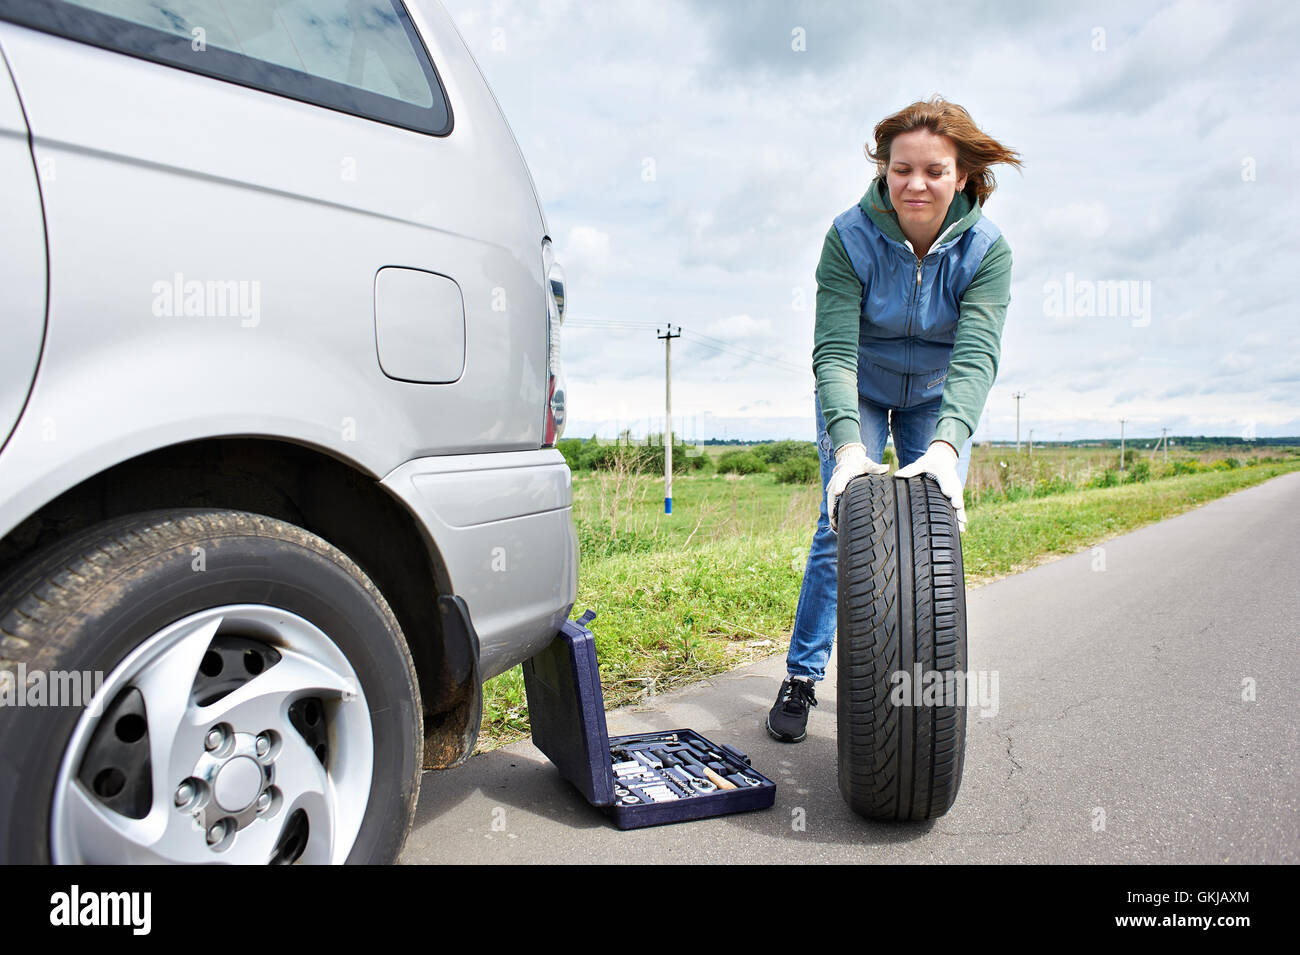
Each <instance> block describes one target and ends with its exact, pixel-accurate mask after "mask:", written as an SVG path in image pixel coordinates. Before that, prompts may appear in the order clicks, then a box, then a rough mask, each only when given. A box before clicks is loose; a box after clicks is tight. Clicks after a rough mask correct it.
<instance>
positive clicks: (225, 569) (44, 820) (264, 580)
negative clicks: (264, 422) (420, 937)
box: [0, 509, 423, 863]
mask: <svg viewBox="0 0 1300 955" xmlns="http://www.w3.org/2000/svg"><path fill="white" fill-rule="evenodd" d="M3 671H8V674H9V675H8V684H9V685H8V686H7V687H5V688H4V689H5V690H6V693H7V694H8V695H7V702H8V703H9V704H10V705H9V706H7V707H4V708H0V862H4V863H14V862H23V863H26V862H35V863H43V862H51V861H52V862H95V863H99V862H102V863H116V862H228V863H271V862H278V863H293V862H302V863H309V862H319V863H331V862H344V861H346V862H358V863H386V862H393V861H396V859H397V857H398V854H399V853H400V851H401V849H402V845H403V843H404V842H405V839H406V836H407V834H408V832H409V831H410V827H411V824H412V821H413V818H414V812H415V803H416V799H417V796H418V793H419V783H420V777H419V773H420V767H421V762H422V759H421V757H422V749H423V743H422V741H423V733H422V722H421V709H420V698H419V689H418V683H417V680H416V674H415V669H414V666H413V664H412V661H411V655H410V652H409V651H408V649H407V645H406V642H405V640H404V638H403V635H402V630H401V627H400V626H399V624H398V622H397V620H396V618H395V617H394V616H393V613H392V611H391V609H390V608H389V606H388V604H387V602H386V601H385V600H384V597H383V595H382V594H381V593H380V592H379V590H378V589H377V588H376V587H375V586H374V584H373V583H372V582H371V581H370V579H369V578H368V577H367V576H366V574H365V573H364V572H363V571H362V570H361V569H360V568H359V567H358V566H357V565H356V564H355V563H353V562H352V561H351V560H350V559H349V558H348V557H347V556H346V555H344V554H343V553H342V552H341V551H339V550H338V549H337V548H335V547H333V546H331V545H330V544H329V543H327V542H326V541H324V540H322V539H321V538H319V537H317V536H316V535H314V534H311V533H309V532H307V531H306V530H303V529H302V528H300V527H296V526H294V525H291V524H287V523H285V522H283V521H278V520H274V519H271V518H268V517H265V516H262V515H258V514H251V513H245V512H239V511H229V510H205V509H177V510H167V511H153V512H148V513H143V514H137V515H132V516H129V517H123V518H116V519H113V520H110V521H106V522H104V523H101V524H98V525H96V526H94V527H92V528H89V529H87V530H84V531H81V532H78V533H76V534H75V535H73V536H71V537H69V538H67V539H64V540H62V541H60V542H58V543H56V544H55V545H53V546H52V547H51V548H50V549H49V550H47V551H45V552H43V553H39V554H38V555H37V556H35V557H34V558H32V559H31V560H30V561H29V562H28V563H27V564H26V565H24V566H22V567H20V568H19V569H17V570H16V571H14V572H12V573H11V574H10V575H9V576H8V578H7V579H6V580H5V581H4V582H3V583H0V676H3V675H5V674H4V672H3ZM19 677H21V682H22V683H23V684H24V685H22V686H19V685H18V684H19V682H20V681H19ZM79 680H80V682H79ZM59 681H62V684H61V686H60V685H59ZM38 689H40V690H42V691H43V692H40V693H38V692H37V691H38ZM78 689H79V695H80V697H81V698H80V699H77V698H76V697H77V696H78ZM92 692H93V697H92V696H91V694H92ZM19 693H21V694H23V695H22V697H21V698H20V697H19V696H18V694H19ZM88 697H90V699H89V701H87V698H88Z"/></svg>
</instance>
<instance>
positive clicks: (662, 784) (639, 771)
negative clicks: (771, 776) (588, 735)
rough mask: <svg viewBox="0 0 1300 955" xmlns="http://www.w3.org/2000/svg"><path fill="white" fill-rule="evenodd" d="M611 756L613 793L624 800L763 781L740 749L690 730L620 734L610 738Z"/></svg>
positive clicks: (668, 797) (634, 802) (705, 792)
mask: <svg viewBox="0 0 1300 955" xmlns="http://www.w3.org/2000/svg"><path fill="white" fill-rule="evenodd" d="M722 750H727V752H723V751H722ZM609 758H610V760H611V762H612V764H613V765H612V767H611V769H612V771H613V773H614V795H615V796H617V797H618V801H619V803H620V804H621V805H624V806H640V805H644V804H647V803H658V802H673V801H675V800H678V799H691V798H694V797H696V796H711V795H713V794H714V793H719V792H728V791H730V790H734V789H741V788H753V787H758V786H762V785H763V784H764V782H765V780H764V779H763V778H762V777H760V776H757V775H755V774H754V773H753V772H752V770H751V768H750V766H749V764H748V762H747V761H746V760H745V758H744V757H743V756H741V755H740V754H739V753H736V752H735V751H734V750H731V749H730V747H715V746H714V745H713V744H712V743H710V742H708V740H706V739H704V737H702V736H698V735H696V734H694V733H691V732H690V731H688V730H683V731H681V732H680V733H650V734H642V735H638V736H620V737H618V741H617V742H614V741H612V740H611V741H610V752H609Z"/></svg>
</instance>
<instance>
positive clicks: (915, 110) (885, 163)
mask: <svg viewBox="0 0 1300 955" xmlns="http://www.w3.org/2000/svg"><path fill="white" fill-rule="evenodd" d="M914 129H928V130H929V131H930V132H932V133H934V134H935V135H936V136H947V137H948V138H949V139H951V140H952V141H953V143H954V144H955V145H956V146H957V169H958V171H959V174H960V173H962V172H964V173H966V177H967V178H966V190H965V191H966V192H968V193H969V192H971V191H972V190H973V191H974V193H975V201H976V202H978V203H979V204H980V205H981V206H982V205H984V202H985V200H987V199H988V197H989V196H991V195H993V190H994V189H996V188H997V186H998V184H997V180H996V179H995V178H994V177H993V172H992V170H990V169H989V167H990V166H992V165H994V164H995V163H1006V164H1008V165H1011V166H1015V167H1016V168H1017V169H1019V168H1020V167H1021V166H1022V165H1023V163H1022V162H1021V161H1020V158H1019V157H1020V154H1019V153H1018V152H1016V151H1015V150H1014V149H1008V148H1007V147H1006V146H1003V145H1002V144H1001V143H1000V142H998V141H997V140H996V139H994V138H993V137H992V136H989V135H987V134H986V133H984V132H981V131H980V128H979V127H978V126H976V125H975V121H974V120H973V119H971V118H970V113H968V112H966V110H965V109H963V108H962V107H960V106H958V105H957V104H956V103H950V102H948V101H947V100H946V99H944V98H943V97H942V96H939V95H937V94H936V95H934V96H931V97H930V98H929V99H928V100H923V101H918V102H915V103H913V104H912V105H911V106H906V107H904V108H903V109H900V110H899V111H898V112H897V113H895V114H894V115H892V116H886V117H885V118H884V119H882V120H881V121H880V122H879V123H877V124H876V133H875V135H876V148H875V150H874V151H873V150H872V148H871V143H867V144H866V145H865V146H863V147H862V151H863V152H865V153H866V154H867V158H868V159H871V160H874V161H875V163H876V172H877V174H878V175H879V176H880V177H881V178H882V179H883V178H885V175H886V173H887V172H888V167H889V147H890V145H891V144H892V143H893V142H894V137H895V136H898V135H900V134H901V133H910V132H911V131H912V130H914ZM882 211H883V210H882Z"/></svg>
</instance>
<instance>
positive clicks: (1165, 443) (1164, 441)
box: [1160, 428, 1169, 464]
mask: <svg viewBox="0 0 1300 955" xmlns="http://www.w3.org/2000/svg"><path fill="white" fill-rule="evenodd" d="M1160 444H1161V446H1162V447H1163V448H1164V449H1165V464H1168V463H1169V429H1168V428H1161V429H1160Z"/></svg>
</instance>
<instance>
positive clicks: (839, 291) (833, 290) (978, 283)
mask: <svg viewBox="0 0 1300 955" xmlns="http://www.w3.org/2000/svg"><path fill="white" fill-rule="evenodd" d="M859 205H860V206H861V207H862V210H863V212H865V213H866V214H867V216H869V217H870V219H871V221H872V222H873V223H874V224H875V225H876V227H877V228H878V229H880V231H881V232H883V233H884V234H885V235H886V236H888V237H889V238H891V239H895V240H897V241H898V242H901V243H904V244H905V245H907V246H908V248H911V245H910V243H908V242H907V238H906V237H905V236H904V235H903V230H902V229H901V228H900V227H899V225H898V214H897V213H896V212H895V211H894V206H893V203H892V202H891V201H890V198H889V189H888V187H887V186H886V184H885V181H884V180H883V179H882V178H880V177H876V179H875V180H873V181H872V183H871V187H870V188H869V189H868V190H867V194H866V195H865V196H863V197H862V200H861V202H860V203H859ZM877 207H878V208H879V209H884V210H886V211H885V212H880V211H878V208H877ZM981 215H982V212H981V210H980V206H979V204H978V203H976V202H975V200H974V198H973V190H971V189H970V187H969V186H968V188H967V191H966V192H959V193H957V194H956V195H955V196H954V197H953V200H952V202H951V204H950V205H949V206H948V214H947V216H946V217H945V218H944V220H943V225H942V226H940V228H939V234H940V235H941V236H943V238H944V241H945V242H947V241H948V240H949V239H951V238H953V237H955V236H957V235H960V234H961V233H962V232H964V231H966V230H967V229H969V228H970V227H971V226H972V225H974V224H975V223H976V222H977V221H978V220H979V218H980V216H981ZM954 223H956V225H955V226H954V227H953V230H952V231H951V232H946V230H947V229H948V227H949V226H952V225H953V224H954ZM945 233H946V234H945ZM862 291H863V290H862V282H861V281H860V280H859V279H858V276H857V273H855V272H854V271H853V266H852V264H851V263H850V262H849V256H848V253H847V252H846V251H845V250H844V244H843V242H841V241H840V235H839V232H838V231H836V229H835V226H834V225H832V226H831V228H830V231H829V232H827V233H826V241H825V244H824V245H823V246H822V257H821V261H820V262H818V264H817V323H816V329H815V332H814V344H813V373H814V374H815V375H816V376H817V395H818V397H819V399H820V400H821V407H822V415H823V417H824V418H825V419H826V430H827V431H828V432H829V434H830V437H831V441H832V442H833V443H834V445H835V449H836V450H839V449H840V448H842V447H843V446H844V445H846V444H851V443H853V442H860V441H861V440H862V436H861V430H860V427H861V425H860V421H859V417H858V327H859V324H860V322H861V321H862ZM1010 301H1011V247H1010V246H1009V245H1008V244H1007V240H1006V236H999V237H998V239H997V241H996V242H994V243H993V245H991V246H990V247H989V250H988V251H987V252H986V253H984V258H983V260H982V261H981V262H980V266H979V268H978V269H977V270H976V272H975V276H974V278H973V279H972V280H971V283H970V285H969V286H968V287H967V289H966V292H965V294H964V295H963V296H962V299H961V305H960V307H959V311H958V317H957V332H956V337H955V340H954V342H953V346H952V355H951V357H950V358H949V361H948V377H947V379H946V380H945V382H944V386H943V400H942V401H941V402H940V407H939V419H938V422H937V423H936V425H935V430H934V437H935V438H936V439H938V440H942V441H947V442H948V443H949V444H951V445H952V446H953V447H954V448H956V449H957V451H958V453H960V452H961V449H962V447H963V445H965V443H966V441H967V439H969V438H970V436H971V435H972V434H974V433H975V428H976V426H977V425H978V424H979V419H980V415H981V414H982V413H983V411H984V402H985V401H986V400H987V399H988V394H989V389H990V388H992V387H993V379H994V378H995V377H996V376H997V372H998V358H999V357H1000V354H1001V342H1002V325H1003V322H1004V321H1005V320H1006V315H1007V305H1008V304H1009V303H1010Z"/></svg>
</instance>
